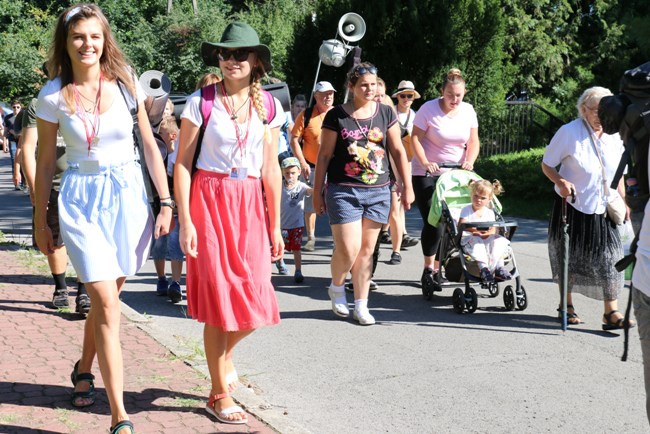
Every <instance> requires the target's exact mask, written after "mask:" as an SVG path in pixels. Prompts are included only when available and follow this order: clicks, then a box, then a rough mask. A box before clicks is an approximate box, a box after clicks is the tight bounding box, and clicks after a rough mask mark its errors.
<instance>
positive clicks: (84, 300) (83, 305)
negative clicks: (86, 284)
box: [75, 294, 90, 315]
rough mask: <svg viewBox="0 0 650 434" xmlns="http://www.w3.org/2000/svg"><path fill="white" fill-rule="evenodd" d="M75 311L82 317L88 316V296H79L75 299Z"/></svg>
mask: <svg viewBox="0 0 650 434" xmlns="http://www.w3.org/2000/svg"><path fill="white" fill-rule="evenodd" d="M75 303H76V309H75V310H76V311H77V313H80V314H82V315H88V312H90V297H88V294H79V295H77V298H76V299H75Z"/></svg>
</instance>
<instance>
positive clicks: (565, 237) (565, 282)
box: [560, 189, 576, 332]
mask: <svg viewBox="0 0 650 434" xmlns="http://www.w3.org/2000/svg"><path fill="white" fill-rule="evenodd" d="M575 202H576V193H575V191H574V190H573V189H571V203H575ZM562 243H563V249H562V279H561V282H562V283H561V285H560V291H561V292H562V307H561V308H560V313H561V314H562V331H563V332H565V331H566V329H567V315H566V313H567V312H566V310H567V292H568V289H569V222H567V198H564V199H563V200H562Z"/></svg>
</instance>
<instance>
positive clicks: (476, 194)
mask: <svg viewBox="0 0 650 434" xmlns="http://www.w3.org/2000/svg"><path fill="white" fill-rule="evenodd" d="M469 187H470V190H471V194H472V204H471V205H467V206H466V207H465V208H463V209H462V210H461V211H460V218H459V219H458V225H459V228H460V227H461V225H462V224H463V223H480V222H494V221H496V215H495V214H494V211H492V209H491V208H490V207H489V206H488V204H490V203H491V202H492V199H493V197H494V196H498V195H499V194H500V193H501V192H502V191H503V187H502V186H501V183H500V182H499V181H498V180H495V181H494V183H491V182H490V181H487V180H485V179H481V180H472V181H470V182H469ZM460 245H461V246H462V247H463V251H464V252H465V253H466V254H468V255H469V256H470V257H471V258H472V260H474V261H475V262H476V263H477V265H478V268H479V269H480V273H481V280H483V281H485V282H491V281H492V280H494V278H495V277H496V279H497V280H502V281H503V280H510V279H511V278H512V276H511V274H510V272H509V271H508V270H507V269H506V268H505V263H504V258H505V256H506V254H507V253H508V249H509V248H510V241H508V239H507V238H505V237H502V236H501V235H499V234H497V233H496V227H494V226H485V227H481V226H476V227H465V228H464V231H463V233H462V238H461V239H460ZM493 273H494V274H493Z"/></svg>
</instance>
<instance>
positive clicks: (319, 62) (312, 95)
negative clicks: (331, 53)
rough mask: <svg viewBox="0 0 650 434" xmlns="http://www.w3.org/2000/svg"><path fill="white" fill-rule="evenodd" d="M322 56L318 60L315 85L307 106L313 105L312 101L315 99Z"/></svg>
mask: <svg viewBox="0 0 650 434" xmlns="http://www.w3.org/2000/svg"><path fill="white" fill-rule="evenodd" d="M320 64H321V60H320V56H319V60H318V68H316V78H314V85H313V86H312V87H311V95H309V104H307V107H311V102H312V100H313V99H314V89H316V83H318V74H319V73H320Z"/></svg>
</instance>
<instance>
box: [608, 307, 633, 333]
mask: <svg viewBox="0 0 650 434" xmlns="http://www.w3.org/2000/svg"><path fill="white" fill-rule="evenodd" d="M617 313H620V312H619V311H617V310H613V311H611V312H609V313H606V314H603V322H604V324H603V330H605V331H610V330H621V329H623V328H625V316H623V317H621V318H619V319H618V320H616V321H613V320H612V316H613V315H615V314H617ZM635 326H636V323H635V322H634V321H633V320H630V328H634V327H635Z"/></svg>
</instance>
